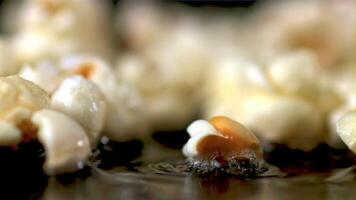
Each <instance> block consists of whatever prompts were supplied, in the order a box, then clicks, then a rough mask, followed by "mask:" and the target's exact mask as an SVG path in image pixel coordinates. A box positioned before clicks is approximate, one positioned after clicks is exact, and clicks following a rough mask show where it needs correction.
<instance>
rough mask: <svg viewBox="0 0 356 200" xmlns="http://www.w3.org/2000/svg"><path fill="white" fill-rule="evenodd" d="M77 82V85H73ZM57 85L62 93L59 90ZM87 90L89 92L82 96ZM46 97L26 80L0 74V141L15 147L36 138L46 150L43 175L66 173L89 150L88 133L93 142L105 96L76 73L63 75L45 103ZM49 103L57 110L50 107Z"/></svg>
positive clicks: (97, 130)
mask: <svg viewBox="0 0 356 200" xmlns="http://www.w3.org/2000/svg"><path fill="white" fill-rule="evenodd" d="M78 79H79V80H78ZM73 82H74V83H73ZM72 83H73V84H74V86H73V85H71V84H72ZM76 84H77V85H76ZM78 85H80V87H81V88H80V89H81V90H76V89H75V87H76V86H78ZM70 86H73V87H74V89H72V88H73V87H70ZM62 88H65V92H67V93H65V92H64V93H65V94H63V89H62ZM68 88H69V89H71V90H67V89H68ZM87 91H90V92H92V93H90V95H89V96H88V93H87ZM95 91H96V92H97V93H95ZM84 94H85V98H83V96H82V95H84ZM58 96H60V97H58ZM80 97H81V99H80ZM78 98H79V99H80V100H79V101H71V100H73V99H76V100H78ZM63 100H65V102H64V103H63V104H62V101H63ZM50 101H51V100H50V97H49V95H48V94H47V93H46V92H45V91H44V90H42V89H41V88H40V87H38V86H37V85H35V84H34V83H32V82H30V81H27V80H24V79H22V78H20V77H18V76H9V77H1V78H0V145H1V146H15V145H17V144H19V143H22V142H29V141H31V140H35V139H38V140H39V141H40V143H42V144H43V145H44V147H45V150H46V161H45V165H44V168H45V171H46V172H47V173H48V174H50V175H54V174H59V173H67V172H72V171H74V170H77V169H79V168H82V167H83V162H84V161H85V160H86V158H87V157H88V156H89V154H90V150H91V149H90V140H89V138H90V139H91V140H92V141H95V140H96V139H97V137H98V134H99V132H100V131H101V126H102V124H103V119H102V118H103V116H104V115H105V113H104V112H105V101H104V99H103V96H102V94H101V93H100V92H99V89H97V88H96V86H95V85H94V83H90V82H89V81H87V82H86V80H84V79H83V78H80V77H73V78H70V79H68V80H65V81H64V82H63V84H62V85H61V87H60V88H59V89H58V91H57V93H55V94H54V98H53V97H52V103H51V105H50ZM73 102H75V104H76V105H75V106H73ZM79 104H80V105H79ZM52 106H53V107H54V108H56V109H57V110H60V111H54V110H51V107H52ZM69 107H70V108H71V110H68V108H69ZM95 109H97V110H95ZM95 111H96V112H95ZM65 113H68V115H72V116H74V117H76V118H75V119H72V118H71V117H69V116H68V115H66V114H65ZM91 118H94V119H91ZM96 119H98V120H96ZM76 120H78V121H76ZM90 120H91V121H90ZM100 120H101V122H100ZM93 121H95V122H93ZM79 123H82V124H83V126H84V127H85V128H83V127H82V125H80V124H79ZM97 123H99V124H97ZM100 123H101V125H100ZM88 136H89V138H88Z"/></svg>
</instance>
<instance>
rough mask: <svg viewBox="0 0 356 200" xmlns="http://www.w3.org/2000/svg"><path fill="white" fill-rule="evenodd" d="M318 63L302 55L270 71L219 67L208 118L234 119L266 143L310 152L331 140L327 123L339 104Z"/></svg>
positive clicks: (242, 66) (236, 64)
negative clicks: (327, 130)
mask: <svg viewBox="0 0 356 200" xmlns="http://www.w3.org/2000/svg"><path fill="white" fill-rule="evenodd" d="M315 63H316V61H315V60H314V58H313V56H312V54H310V53H308V52H303V51H299V52H295V53H291V54H287V55H285V56H282V57H281V58H279V59H278V60H277V61H275V62H274V64H273V65H272V66H270V67H267V68H262V67H259V66H256V65H253V64H249V63H246V62H241V61H239V60H237V61H235V62H229V63H226V64H224V65H218V67H216V69H215V71H214V73H212V77H211V78H210V79H211V80H215V81H213V83H212V86H211V87H210V88H211V93H210V97H209V98H208V100H207V103H206V106H207V107H206V116H208V117H211V116H215V115H226V116H230V117H232V118H233V119H235V120H238V121H240V122H242V123H244V124H246V125H247V126H248V127H249V128H251V129H252V130H253V131H254V132H255V133H256V134H257V135H258V136H259V137H260V138H261V139H263V140H266V141H269V142H272V143H279V144H286V145H287V146H288V147H289V148H292V149H300V150H304V151H309V150H311V149H313V148H315V147H316V146H317V145H318V144H319V143H323V142H325V141H326V140H327V139H328V137H329V135H328V134H327V132H326V131H325V130H324V127H325V126H326V124H327V120H326V119H327V117H328V115H329V114H330V112H331V111H332V110H334V109H335V108H337V106H339V105H340V103H341V100H340V97H339V95H338V94H337V93H336V92H335V90H334V88H333V87H331V86H330V85H328V84H326V83H324V82H322V81H321V79H317V78H316V77H317V76H318V74H319V73H318V71H317V65H316V64H315ZM252 72H253V73H252Z"/></svg>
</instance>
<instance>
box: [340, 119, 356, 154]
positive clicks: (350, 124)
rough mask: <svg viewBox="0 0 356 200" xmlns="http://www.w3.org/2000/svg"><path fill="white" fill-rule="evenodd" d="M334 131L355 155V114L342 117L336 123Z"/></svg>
mask: <svg viewBox="0 0 356 200" xmlns="http://www.w3.org/2000/svg"><path fill="white" fill-rule="evenodd" d="M336 131H337V133H338V134H339V136H340V137H341V139H342V141H343V142H344V143H345V144H346V145H347V146H348V147H349V148H350V149H351V150H352V151H353V152H355V153H356V112H351V113H348V114H346V115H345V116H343V117H342V118H341V119H340V120H339V121H338V122H337V123H336Z"/></svg>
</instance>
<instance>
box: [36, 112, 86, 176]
mask: <svg viewBox="0 0 356 200" xmlns="http://www.w3.org/2000/svg"><path fill="white" fill-rule="evenodd" d="M32 121H33V123H34V124H35V125H36V126H37V127H38V133H37V137H38V140H39V141H40V142H41V143H42V144H43V146H44V148H45V151H46V162H45V164H44V169H45V171H46V172H47V173H48V174H50V175H54V174H61V173H66V172H71V171H75V170H77V169H80V168H82V167H83V166H84V163H83V162H84V161H85V160H86V158H87V157H88V156H89V154H90V142H89V140H88V137H87V135H86V133H85V131H84V129H83V128H82V127H81V126H80V125H79V124H78V123H77V122H76V121H75V120H73V119H71V118H70V117H68V116H67V115H65V114H62V113H60V112H56V111H52V110H46V109H44V110H41V111H38V112H36V113H35V114H34V115H33V117H32Z"/></svg>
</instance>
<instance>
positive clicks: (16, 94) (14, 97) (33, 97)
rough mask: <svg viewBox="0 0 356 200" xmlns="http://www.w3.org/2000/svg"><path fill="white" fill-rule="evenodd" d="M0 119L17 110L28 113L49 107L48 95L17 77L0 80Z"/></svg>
mask: <svg viewBox="0 0 356 200" xmlns="http://www.w3.org/2000/svg"><path fill="white" fill-rule="evenodd" d="M0 102H1V103H0V119H4V118H8V117H9V116H10V115H12V114H13V113H14V112H15V111H16V110H17V109H25V110H28V111H30V112H33V111H36V110H40V109H42V108H46V107H48V106H49V102H50V99H49V95H48V94H47V93H46V92H45V91H44V90H42V89H41V88H39V87H38V86H37V85H35V84H33V83H32V82H30V81H26V80H24V79H22V78H20V77H18V76H8V77H1V78H0Z"/></svg>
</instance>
